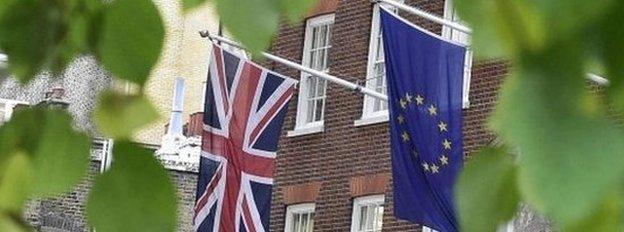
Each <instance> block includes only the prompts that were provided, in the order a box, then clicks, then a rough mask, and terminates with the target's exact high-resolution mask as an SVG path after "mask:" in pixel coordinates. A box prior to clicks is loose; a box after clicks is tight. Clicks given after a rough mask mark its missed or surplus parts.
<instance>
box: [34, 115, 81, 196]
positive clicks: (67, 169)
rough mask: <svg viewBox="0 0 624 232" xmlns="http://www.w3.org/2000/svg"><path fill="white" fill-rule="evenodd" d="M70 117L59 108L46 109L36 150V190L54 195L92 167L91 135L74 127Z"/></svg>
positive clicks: (77, 179) (65, 189)
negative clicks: (77, 130) (43, 124)
mask: <svg viewBox="0 0 624 232" xmlns="http://www.w3.org/2000/svg"><path fill="white" fill-rule="evenodd" d="M71 123H72V120H71V117H70V116H69V115H68V114H67V113H66V112H63V111H60V110H48V111H46V117H45V126H44V127H42V128H39V135H38V136H39V145H38V146H37V149H36V150H35V151H34V153H33V155H34V159H33V167H34V169H35V171H36V174H35V175H36V178H35V180H36V181H35V185H34V188H33V190H34V193H35V194H37V195H40V196H54V195H57V194H59V193H63V192H65V191H67V190H69V189H70V188H71V187H73V186H74V185H75V184H77V183H78V182H79V181H80V180H82V177H83V176H84V175H85V174H86V172H87V169H88V167H89V160H90V158H91V156H90V150H91V139H90V138H89V137H88V136H87V135H86V134H84V133H78V132H75V131H74V130H73V129H72V125H71Z"/></svg>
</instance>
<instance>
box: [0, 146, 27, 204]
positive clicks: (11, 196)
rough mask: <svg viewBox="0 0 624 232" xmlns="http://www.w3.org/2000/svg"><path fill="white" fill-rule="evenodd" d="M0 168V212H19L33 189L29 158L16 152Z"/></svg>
mask: <svg viewBox="0 0 624 232" xmlns="http://www.w3.org/2000/svg"><path fill="white" fill-rule="evenodd" d="M1 166H2V169H0V170H2V171H0V211H3V210H4V211H11V212H19V211H20V210H21V208H22V207H23V206H24V205H25V203H26V200H27V199H28V196H29V195H30V191H31V189H32V187H33V186H32V185H33V179H34V175H33V167H32V164H31V161H30V158H29V157H28V156H27V155H26V154H24V153H21V152H17V153H15V154H14V155H12V156H11V158H9V160H7V162H5V163H4V164H2V165H1Z"/></svg>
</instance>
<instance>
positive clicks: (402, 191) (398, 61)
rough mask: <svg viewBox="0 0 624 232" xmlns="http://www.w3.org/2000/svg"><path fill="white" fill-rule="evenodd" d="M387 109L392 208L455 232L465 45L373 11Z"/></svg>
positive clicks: (384, 12) (417, 220)
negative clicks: (379, 30) (378, 22)
mask: <svg viewBox="0 0 624 232" xmlns="http://www.w3.org/2000/svg"><path fill="white" fill-rule="evenodd" d="M380 12H381V13H380V14H381V22H382V31H383V43H384V54H385V61H386V77H387V86H388V99H389V108H390V120H391V121H390V134H391V140H390V141H391V149H392V176H393V183H394V214H395V216H396V217H397V218H400V219H404V220H408V221H411V222H414V223H420V224H422V225H425V226H428V227H430V228H432V229H435V230H438V231H441V232H447V231H458V230H459V227H458V224H457V219H456V215H455V204H454V200H453V186H454V183H455V179H456V177H457V174H458V172H459V170H460V168H461V166H462V162H463V161H462V158H463V146H462V83H463V70H464V58H465V54H466V48H465V47H463V46H461V45H459V44H455V43H453V42H449V41H446V40H444V39H443V38H441V37H439V36H438V35H435V34H432V33H430V32H427V31H426V30H424V29H421V28H419V27H417V26H415V25H412V24H410V23H409V22H406V21H405V20H403V19H401V18H399V17H398V16H397V15H395V14H394V13H391V12H389V11H387V10H385V9H384V10H381V11H380Z"/></svg>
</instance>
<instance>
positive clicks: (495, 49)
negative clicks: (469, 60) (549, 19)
mask: <svg viewBox="0 0 624 232" xmlns="http://www.w3.org/2000/svg"><path fill="white" fill-rule="evenodd" d="M454 3H455V6H456V7H457V8H458V10H459V13H460V16H461V18H462V19H463V20H465V21H466V22H468V24H469V25H470V26H471V27H472V28H473V39H472V41H473V47H474V48H475V53H476V55H477V56H480V57H486V58H491V57H494V58H501V57H503V58H512V57H514V56H515V55H517V54H518V53H519V51H520V50H521V49H528V50H538V49H540V48H542V47H543V46H544V44H545V43H546V40H547V39H548V37H547V33H546V31H547V29H546V28H545V26H544V25H545V19H544V18H543V16H542V15H541V14H539V13H538V11H537V9H536V7H535V5H534V4H532V3H531V2H530V1H529V0H457V1H455V2H454Z"/></svg>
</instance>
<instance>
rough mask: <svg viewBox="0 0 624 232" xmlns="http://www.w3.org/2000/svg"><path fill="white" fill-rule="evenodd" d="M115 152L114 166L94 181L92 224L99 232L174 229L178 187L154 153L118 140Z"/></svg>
mask: <svg viewBox="0 0 624 232" xmlns="http://www.w3.org/2000/svg"><path fill="white" fill-rule="evenodd" d="M113 153H114V160H113V164H112V166H111V169H110V170H108V171H107V172H106V173H104V174H102V175H101V176H100V177H99V178H98V179H96V180H95V182H94V185H93V189H92V190H91V194H90V195H89V198H88V202H87V218H88V220H89V223H90V224H91V225H93V226H94V227H95V229H96V230H97V231H98V232H99V231H102V232H108V231H111V232H116V231H155V232H157V231H163V232H165V231H166V232H169V231H173V230H174V228H175V226H176V220H177V214H176V199H177V198H176V195H175V190H174V188H173V186H172V183H171V180H170V178H169V176H168V175H167V172H166V170H165V169H164V168H163V167H162V166H161V165H160V163H159V162H158V161H157V160H156V158H155V157H154V154H153V152H150V151H149V150H147V149H144V148H140V147H138V146H136V145H134V144H132V143H130V142H128V141H118V142H116V143H115V146H114V148H113Z"/></svg>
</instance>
